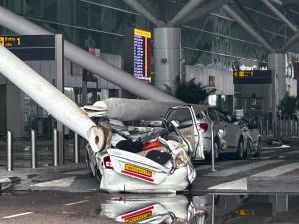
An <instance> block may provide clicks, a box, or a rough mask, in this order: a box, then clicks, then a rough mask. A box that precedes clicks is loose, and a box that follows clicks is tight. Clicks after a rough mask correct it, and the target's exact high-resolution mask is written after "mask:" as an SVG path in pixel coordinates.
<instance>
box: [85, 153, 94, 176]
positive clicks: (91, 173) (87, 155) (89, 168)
mask: <svg viewBox="0 0 299 224" xmlns="http://www.w3.org/2000/svg"><path fill="white" fill-rule="evenodd" d="M86 165H87V167H88V174H89V176H90V177H94V174H93V172H92V167H91V166H92V164H91V162H90V159H89V154H88V152H86Z"/></svg>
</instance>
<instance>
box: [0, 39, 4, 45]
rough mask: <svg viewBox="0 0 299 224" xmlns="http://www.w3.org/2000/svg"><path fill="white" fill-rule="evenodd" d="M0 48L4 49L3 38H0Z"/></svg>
mask: <svg viewBox="0 0 299 224" xmlns="http://www.w3.org/2000/svg"><path fill="white" fill-rule="evenodd" d="M0 46H1V47H4V37H0Z"/></svg>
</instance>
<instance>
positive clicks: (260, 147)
mask: <svg viewBox="0 0 299 224" xmlns="http://www.w3.org/2000/svg"><path fill="white" fill-rule="evenodd" d="M261 149H262V141H261V139H260V138H259V140H258V141H257V147H256V152H255V153H254V157H258V156H259V155H260V153H261Z"/></svg>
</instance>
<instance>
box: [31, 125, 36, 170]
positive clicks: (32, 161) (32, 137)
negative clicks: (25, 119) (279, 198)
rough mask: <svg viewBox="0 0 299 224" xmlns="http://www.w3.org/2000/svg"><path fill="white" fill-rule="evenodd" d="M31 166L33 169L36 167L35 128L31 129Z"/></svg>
mask: <svg viewBox="0 0 299 224" xmlns="http://www.w3.org/2000/svg"><path fill="white" fill-rule="evenodd" d="M31 166H32V169H35V168H36V138H35V130H33V129H31Z"/></svg>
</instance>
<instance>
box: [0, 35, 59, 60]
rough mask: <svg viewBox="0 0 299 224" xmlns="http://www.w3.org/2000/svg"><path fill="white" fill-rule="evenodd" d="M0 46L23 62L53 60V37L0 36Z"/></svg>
mask: <svg viewBox="0 0 299 224" xmlns="http://www.w3.org/2000/svg"><path fill="white" fill-rule="evenodd" d="M0 46H2V47H6V48H7V49H9V50H10V51H11V52H12V53H14V54H15V55H16V56H17V57H19V58H20V59H22V60H23V61H35V60H38V61H43V60H49V61H50V60H55V35H11V36H8V35H7V36H6V35H5V36H1V35H0Z"/></svg>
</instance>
